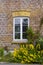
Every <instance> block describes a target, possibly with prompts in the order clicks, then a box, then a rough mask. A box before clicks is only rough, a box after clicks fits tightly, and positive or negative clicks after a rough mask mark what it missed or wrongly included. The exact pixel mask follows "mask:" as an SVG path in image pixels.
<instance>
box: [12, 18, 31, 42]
mask: <svg viewBox="0 0 43 65" xmlns="http://www.w3.org/2000/svg"><path fill="white" fill-rule="evenodd" d="M16 18H18V19H20V20H21V21H20V28H21V29H20V33H21V34H20V39H15V19H16ZM23 19H28V27H29V22H30V20H29V17H14V18H13V41H14V42H27V39H23V38H22V20H23Z"/></svg>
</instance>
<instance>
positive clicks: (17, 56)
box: [12, 44, 43, 64]
mask: <svg viewBox="0 0 43 65" xmlns="http://www.w3.org/2000/svg"><path fill="white" fill-rule="evenodd" d="M29 48H30V49H28V48H27V45H26V46H24V45H22V46H21V47H20V48H19V49H18V50H17V49H14V52H13V60H14V61H12V62H16V63H22V64H26V63H36V62H38V63H42V62H43V60H42V57H43V56H42V54H41V52H40V51H38V50H36V48H35V47H34V45H33V44H29Z"/></svg>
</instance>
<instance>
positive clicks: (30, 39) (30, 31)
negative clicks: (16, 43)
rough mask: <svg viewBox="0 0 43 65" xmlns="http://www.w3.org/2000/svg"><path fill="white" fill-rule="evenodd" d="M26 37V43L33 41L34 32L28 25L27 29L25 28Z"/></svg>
mask: <svg viewBox="0 0 43 65" xmlns="http://www.w3.org/2000/svg"><path fill="white" fill-rule="evenodd" d="M26 33H27V39H28V43H33V41H34V40H33V37H34V32H33V30H32V28H31V27H30V28H29V29H28V30H27V32H26Z"/></svg>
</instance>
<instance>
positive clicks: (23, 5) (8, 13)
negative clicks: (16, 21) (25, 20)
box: [0, 0, 43, 45]
mask: <svg viewBox="0 0 43 65" xmlns="http://www.w3.org/2000/svg"><path fill="white" fill-rule="evenodd" d="M20 10H26V11H30V26H31V27H32V28H33V29H34V31H36V30H37V29H38V27H39V24H40V18H41V17H43V0H0V44H2V45H3V44H8V43H9V44H10V43H11V42H12V40H13V17H12V12H14V11H20ZM41 34H43V26H42V29H41Z"/></svg>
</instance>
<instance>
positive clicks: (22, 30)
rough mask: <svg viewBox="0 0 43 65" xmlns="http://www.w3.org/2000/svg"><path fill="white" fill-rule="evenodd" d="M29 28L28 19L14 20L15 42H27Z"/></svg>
mask: <svg viewBox="0 0 43 65" xmlns="http://www.w3.org/2000/svg"><path fill="white" fill-rule="evenodd" d="M28 27H29V18H28V17H15V18H13V41H17V40H18V41H24V40H25V41H26V40H27V39H26V37H27V36H26V30H27V28H28Z"/></svg>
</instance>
